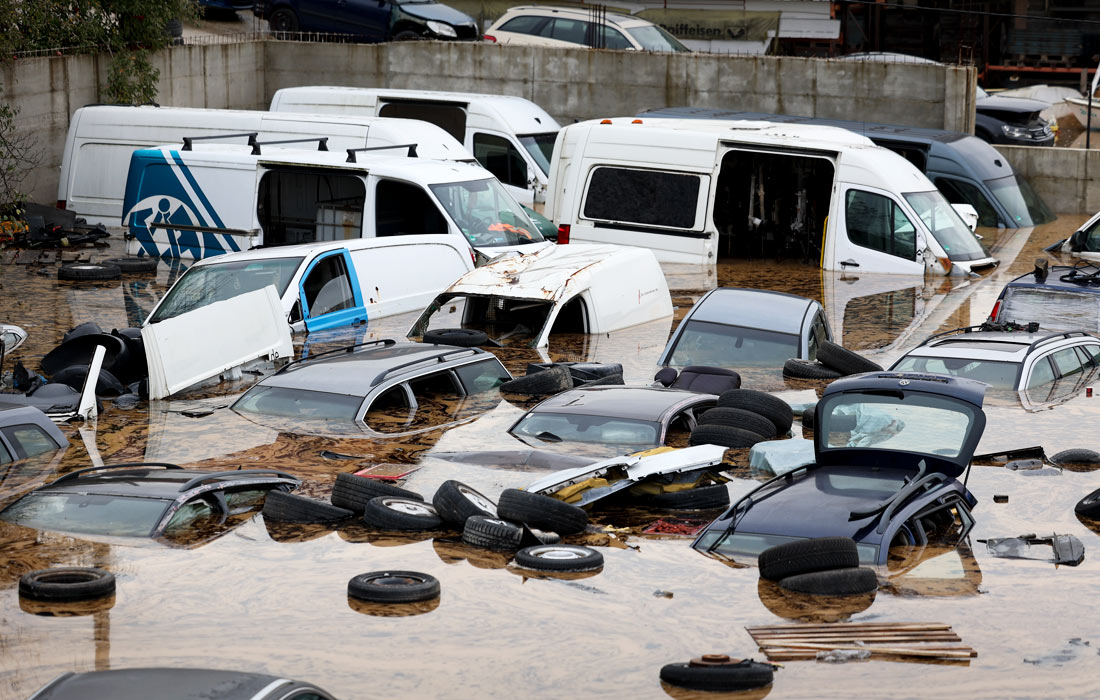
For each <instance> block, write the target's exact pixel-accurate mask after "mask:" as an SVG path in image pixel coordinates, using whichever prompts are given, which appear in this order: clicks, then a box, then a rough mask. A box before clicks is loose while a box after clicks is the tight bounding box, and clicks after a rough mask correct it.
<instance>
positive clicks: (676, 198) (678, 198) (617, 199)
mask: <svg viewBox="0 0 1100 700" xmlns="http://www.w3.org/2000/svg"><path fill="white" fill-rule="evenodd" d="M699 185H700V177H699V176H698V175H694V174H690V173H668V172H661V171H659V170H634V169H629V168H610V167H604V168H596V169H595V170H594V171H592V177H591V179H590V180H589V182H588V193H587V195H586V196H585V199H584V216H585V218H588V219H599V220H602V221H613V222H629V223H634V224H642V225H646V226H666V227H669V228H679V229H692V228H694V227H695V211H696V209H697V204H698V202H699Z"/></svg>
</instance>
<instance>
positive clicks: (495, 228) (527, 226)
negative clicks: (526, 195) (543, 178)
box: [430, 178, 546, 247]
mask: <svg viewBox="0 0 1100 700" xmlns="http://www.w3.org/2000/svg"><path fill="white" fill-rule="evenodd" d="M430 187H431V188H432V192H434V193H435V196H436V197H437V198H438V199H439V201H440V203H441V204H442V205H443V208H444V209H446V210H447V213H448V214H449V215H450V216H451V218H452V219H454V222H455V223H456V224H457V225H458V228H459V229H460V230H461V231H462V233H463V235H465V236H466V239H467V240H469V241H470V245H473V246H475V247H481V246H486V247H491V246H513V245H523V244H524V243H540V242H542V241H544V240H546V239H544V238H543V237H542V234H541V233H539V230H538V228H537V227H536V226H535V225H534V224H533V223H531V220H530V219H528V218H527V215H526V214H524V213H523V208H522V207H520V205H518V204H516V200H514V199H512V197H511V196H510V195H509V194H508V193H507V192H505V191H504V187H503V186H502V185H501V184H500V183H499V182H498V181H497V180H496V179H495V178H493V179H489V180H472V181H469V180H468V181H466V182H453V183H449V184H445V185H430Z"/></svg>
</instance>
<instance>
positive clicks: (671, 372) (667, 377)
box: [653, 367, 678, 386]
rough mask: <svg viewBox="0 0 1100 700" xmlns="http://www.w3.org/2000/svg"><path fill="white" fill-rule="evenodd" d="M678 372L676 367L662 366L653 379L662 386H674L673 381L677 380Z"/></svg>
mask: <svg viewBox="0 0 1100 700" xmlns="http://www.w3.org/2000/svg"><path fill="white" fill-rule="evenodd" d="M677 374H678V372H677V371H676V369H675V368H674V367H662V368H661V369H659V370H657V374H655V375H653V380H654V381H655V382H657V383H659V384H660V385H661V386H672V383H673V382H675V381H676V375H677Z"/></svg>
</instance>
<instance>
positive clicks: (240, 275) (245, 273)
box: [149, 258, 302, 323]
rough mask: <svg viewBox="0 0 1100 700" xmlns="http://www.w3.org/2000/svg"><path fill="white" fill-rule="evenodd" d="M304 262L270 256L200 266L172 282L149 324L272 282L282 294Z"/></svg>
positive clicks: (300, 259) (299, 259)
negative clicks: (260, 258) (263, 258)
mask: <svg viewBox="0 0 1100 700" xmlns="http://www.w3.org/2000/svg"><path fill="white" fill-rule="evenodd" d="M301 264H302V258H270V259H267V260H239V261H232V262H223V263H214V264H211V265H196V266H195V267H192V268H191V269H190V270H188V271H187V272H186V273H184V275H183V276H182V277H180V278H179V281H177V282H176V283H175V284H174V285H172V288H171V289H169V290H168V294H166V295H165V297H164V301H163V302H161V304H160V306H158V307H157V310H156V311H155V312H154V313H153V315H152V316H151V317H150V318H149V323H157V322H158V321H163V320H165V319H169V318H175V317H176V316H179V315H181V314H185V313H187V312H189V311H194V310H195V309H201V308H202V307H204V306H208V305H210V304H213V303H214V302H216V301H225V300H226V299H232V298H233V297H236V296H240V295H241V294H245V293H247V292H252V291H255V290H257V289H263V288H264V287H266V286H267V285H269V284H270V285H273V286H274V287H275V291H277V292H278V293H279V296H280V297H281V296H282V295H283V293H284V292H285V291H286V288H287V285H289V284H290V279H291V278H292V277H293V276H294V272H295V271H296V270H297V269H298V266H299V265H301Z"/></svg>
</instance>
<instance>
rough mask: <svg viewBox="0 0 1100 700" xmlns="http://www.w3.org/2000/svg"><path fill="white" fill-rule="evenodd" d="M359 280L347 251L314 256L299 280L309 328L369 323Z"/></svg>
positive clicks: (300, 297) (299, 290) (319, 328)
mask: <svg viewBox="0 0 1100 700" xmlns="http://www.w3.org/2000/svg"><path fill="white" fill-rule="evenodd" d="M358 279H359V278H358V276H357V275H356V274H355V266H354V265H353V264H352V262H351V256H350V255H349V254H348V251H347V250H334V251H332V252H330V253H325V254H324V255H320V256H318V257H317V258H316V259H314V260H313V261H312V262H311V263H310V264H309V267H307V268H306V271H305V273H303V274H302V278H301V280H300V281H299V282H298V294H299V297H298V298H299V302H300V304H301V308H302V318H303V319H304V320H305V324H306V331H319V330H324V329H326V328H337V327H340V326H350V325H352V324H353V323H365V322H366V320H367V310H366V308H365V307H364V305H363V293H362V291H360V289H359V283H358Z"/></svg>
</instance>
